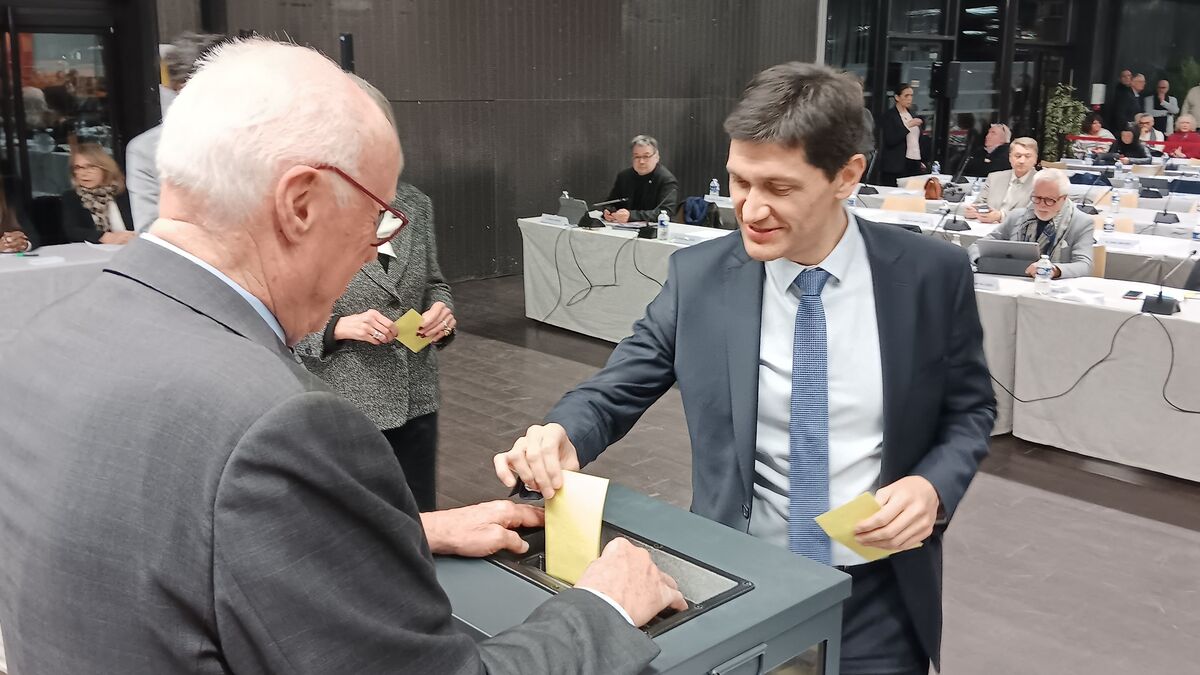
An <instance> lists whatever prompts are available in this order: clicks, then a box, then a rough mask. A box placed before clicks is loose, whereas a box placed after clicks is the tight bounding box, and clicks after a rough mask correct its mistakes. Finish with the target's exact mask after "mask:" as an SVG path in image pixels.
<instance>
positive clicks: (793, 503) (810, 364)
mask: <svg viewBox="0 0 1200 675" xmlns="http://www.w3.org/2000/svg"><path fill="white" fill-rule="evenodd" d="M828 280H829V272H826V271H825V270H823V269H821V268H820V267H814V268H812V269H807V270H804V271H803V272H801V273H800V275H799V276H798V277H796V281H795V284H796V288H798V289H799V290H800V307H799V309H797V310H796V333H795V340H794V342H793V343H792V405H791V415H790V417H789V418H788V550H789V551H791V552H792V553H798V554H800V555H802V556H804V557H806V558H809V559H810V560H815V561H817V562H819V563H825V564H826V565H828V564H830V563H831V543H830V541H829V537H828V535H826V534H825V531H824V530H822V529H821V526H820V525H817V523H816V521H814V520H813V518H815V517H816V516H819V515H821V514H822V513H825V512H826V511H828V510H829V378H828V372H827V370H828V367H829V358H828V345H827V343H826V337H825V308H824V306H822V305H821V289H823V288H824V287H825V282H826V281H828Z"/></svg>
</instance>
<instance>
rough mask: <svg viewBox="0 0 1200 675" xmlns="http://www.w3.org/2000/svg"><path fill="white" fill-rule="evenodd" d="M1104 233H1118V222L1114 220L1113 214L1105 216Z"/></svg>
mask: <svg viewBox="0 0 1200 675" xmlns="http://www.w3.org/2000/svg"><path fill="white" fill-rule="evenodd" d="M1104 231H1105V232H1116V231H1117V221H1116V220H1114V219H1113V217H1112V214H1111V213H1110V214H1108V215H1106V216H1104Z"/></svg>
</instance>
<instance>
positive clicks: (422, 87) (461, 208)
mask: <svg viewBox="0 0 1200 675" xmlns="http://www.w3.org/2000/svg"><path fill="white" fill-rule="evenodd" d="M178 1H179V0H160V2H161V3H163V4H167V3H170V2H178ZM818 5H819V2H818V0H624V1H616V0H598V1H596V2H584V1H581V0H457V1H455V2H447V1H446V0H271V1H264V0H255V1H243V0H238V1H237V2H232V1H231V2H228V4H227V13H228V14H227V16H228V30H229V31H230V32H233V33H236V32H237V31H238V30H249V29H253V30H256V31H258V32H260V33H263V34H266V35H272V36H277V37H285V36H286V37H289V38H290V39H292V40H294V41H296V42H299V43H303V44H310V45H312V46H314V47H316V48H318V49H320V50H322V51H324V52H325V53H327V54H330V55H334V56H335V57H336V54H337V36H338V34H339V33H343V32H346V33H353V34H354V41H355V52H356V54H355V55H356V61H357V70H358V73H359V74H360V75H362V76H363V77H365V78H367V79H368V80H370V81H371V82H373V83H374V84H375V85H376V86H378V87H379V88H380V89H381V90H382V91H383V92H384V93H385V94H386V95H387V96H388V98H389V99H390V100H391V101H393V105H394V107H395V110H396V114H397V118H398V120H399V124H400V131H401V136H402V140H403V142H404V147H405V154H406V157H407V168H406V169H405V174H404V177H405V179H406V180H408V181H410V182H412V183H414V184H415V185H417V186H418V187H420V188H421V189H422V190H424V191H425V192H427V193H428V194H429V195H430V197H432V198H433V202H434V208H435V213H436V220H437V226H438V241H439V245H440V249H441V250H440V253H441V259H442V265H443V268H444V271H445V272H446V274H447V275H448V276H449V277H450V278H452V279H464V278H474V277H488V276H496V275H503V274H511V273H515V272H519V271H520V269H521V237H520V233H519V231H518V229H517V227H516V223H515V220H516V218H517V217H518V216H524V215H537V214H539V213H541V212H542V211H546V210H551V209H554V208H556V207H557V201H556V198H557V196H558V194H559V193H560V192H561V191H562V190H569V191H570V192H571V194H572V195H575V196H578V197H581V198H584V199H588V200H590V201H599V200H602V199H603V198H604V197H605V196H607V194H608V189H609V187H610V185H611V181H612V178H613V176H614V175H615V174H616V172H617V171H618V170H620V169H621V168H623V167H625V166H627V164H628V162H629V150H628V147H627V146H626V143H627V141H628V139H629V138H632V137H633V136H634V135H636V134H639V133H647V134H651V135H653V136H655V137H657V138H658V139H659V141H660V143H661V144H662V156H663V162H664V164H665V165H666V166H667V167H668V168H670V169H671V170H672V171H673V172H674V173H675V175H676V176H677V177H678V178H679V180H680V184H681V188H682V193H683V194H685V195H699V194H703V193H704V191H705V190H706V189H707V185H708V182H709V180H711V179H712V177H713V176H714V175H716V176H719V177H720V179H721V182H722V185H724V184H725V182H726V177H725V174H724V165H725V159H726V154H727V140H726V138H725V135H724V133H723V132H722V131H721V122H722V121H723V120H724V117H725V115H726V114H727V113H728V111H729V109H730V108H731V106H732V104H733V103H734V101H735V100H736V98H737V96H738V94H739V92H740V91H741V88H742V87H743V86H744V85H745V83H746V82H747V81H748V80H749V78H750V77H751V76H752V75H753V74H754V73H755V72H756V71H757V70H760V69H761V68H763V67H765V66H768V65H771V64H774V63H779V62H782V61H788V60H797V59H799V60H812V59H814V58H815V56H816V36H817V20H818V17H817V14H818V11H819V10H818ZM161 11H162V10H161V9H160V12H161Z"/></svg>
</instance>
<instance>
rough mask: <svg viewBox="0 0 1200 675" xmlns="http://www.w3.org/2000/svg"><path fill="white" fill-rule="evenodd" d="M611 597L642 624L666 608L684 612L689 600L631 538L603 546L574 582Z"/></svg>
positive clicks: (637, 622) (619, 538)
mask: <svg viewBox="0 0 1200 675" xmlns="http://www.w3.org/2000/svg"><path fill="white" fill-rule="evenodd" d="M575 587H576V588H589V589H591V590H593V591H599V592H601V593H603V594H604V595H607V596H608V597H610V598H612V599H613V601H614V602H616V603H617V604H618V605H620V606H621V607H622V608H623V609H624V610H625V611H626V612H627V613H628V614H629V618H631V619H633V624H634V625H635V626H643V625H645V624H646V623H647V622H649V621H650V619H653V618H654V617H655V616H656V615H657V614H658V613H659V612H661V611H663V610H664V609H666V608H667V607H670V608H672V609H677V610H680V611H683V610H685V609H687V601H686V600H684V599H683V594H682V593H680V592H679V587H678V585H676V583H675V580H674V579H672V578H671V576H670V575H669V574H666V573H664V572H663V571H661V570H659V569H658V567H657V566H656V565H655V564H654V562H653V561H652V560H651V559H650V554H649V553H648V552H647V551H646V550H645V549H643V548H638V547H637V546H634V545H633V544H631V543H629V541H628V540H626V539H624V538H621V537H618V538H616V539H613V540H612V541H610V542H609V543H608V546H605V547H604V552H603V553H601V554H600V557H599V558H597V559H596V560H595V561H594V562H593V563H592V564H591V565H588V568H587V569H586V570H584V572H583V576H581V577H579V581H578V582H577V583H576V584H575Z"/></svg>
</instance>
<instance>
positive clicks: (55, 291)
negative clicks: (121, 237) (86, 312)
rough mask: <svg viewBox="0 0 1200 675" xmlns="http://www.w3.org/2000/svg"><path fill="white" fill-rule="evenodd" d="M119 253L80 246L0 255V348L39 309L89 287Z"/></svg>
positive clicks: (107, 248)
mask: <svg viewBox="0 0 1200 675" xmlns="http://www.w3.org/2000/svg"><path fill="white" fill-rule="evenodd" d="M119 249H120V247H118V246H113V245H106V244H86V243H80V244H60V245H57V246H43V247H41V248H39V249H37V250H35V251H33V253H36V254H37V255H36V256H33V257H24V256H18V255H13V254H0V345H2V344H4V343H5V342H8V341H9V340H11V339H12V338H13V337H15V336H16V333H17V330H18V329H19V328H20V327H21V326H22V325H24V324H25V323H26V322H28V321H29V320H30V319H31V318H33V316H34V315H35V314H37V313H38V312H39V311H41V310H42V309H43V308H45V307H47V306H48V305H50V304H51V303H53V302H55V301H56V300H58V299H60V298H62V297H64V296H66V295H69V294H71V293H73V292H75V291H77V290H80V289H82V288H84V287H86V286H87V285H88V284H89V283H91V282H92V281H93V280H94V279H95V278H96V275H98V274H99V273H100V271H101V270H102V269H103V268H104V265H105V264H106V263H108V261H109V260H110V259H111V258H112V257H113V255H114V254H115V252H116V251H117V250H119Z"/></svg>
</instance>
